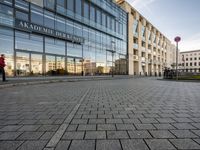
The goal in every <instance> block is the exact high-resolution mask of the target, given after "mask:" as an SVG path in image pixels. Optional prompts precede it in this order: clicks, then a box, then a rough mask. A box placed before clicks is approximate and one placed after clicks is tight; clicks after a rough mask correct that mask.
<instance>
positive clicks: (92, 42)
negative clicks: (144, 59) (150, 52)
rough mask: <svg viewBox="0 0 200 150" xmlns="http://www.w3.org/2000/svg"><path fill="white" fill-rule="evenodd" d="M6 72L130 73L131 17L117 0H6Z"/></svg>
mask: <svg viewBox="0 0 200 150" xmlns="http://www.w3.org/2000/svg"><path fill="white" fill-rule="evenodd" d="M0 53H1V54H2V53H4V54H5V55H6V74H7V75H9V76H13V75H16V76H29V75H64V74H67V75H81V74H85V75H97V74H111V72H114V73H115V74H127V73H128V70H127V13H126V12H125V11H124V10H123V9H121V8H120V7H119V6H118V5H117V4H116V3H114V1H112V0H0Z"/></svg>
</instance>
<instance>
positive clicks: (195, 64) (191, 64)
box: [182, 62, 200, 66]
mask: <svg viewBox="0 0 200 150" xmlns="http://www.w3.org/2000/svg"><path fill="white" fill-rule="evenodd" d="M193 64H194V65H193ZM197 64H198V63H197V62H194V63H185V64H184V63H182V66H189V65H190V66H197ZM199 66H200V62H199Z"/></svg>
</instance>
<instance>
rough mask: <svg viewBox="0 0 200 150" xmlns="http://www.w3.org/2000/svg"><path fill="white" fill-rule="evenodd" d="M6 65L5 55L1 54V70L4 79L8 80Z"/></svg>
mask: <svg viewBox="0 0 200 150" xmlns="http://www.w3.org/2000/svg"><path fill="white" fill-rule="evenodd" d="M5 66H6V64H5V55H4V54H1V57H0V72H1V73H2V81H3V82H4V81H6V74H5V70H4V67H5Z"/></svg>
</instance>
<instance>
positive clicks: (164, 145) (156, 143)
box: [145, 139, 176, 150]
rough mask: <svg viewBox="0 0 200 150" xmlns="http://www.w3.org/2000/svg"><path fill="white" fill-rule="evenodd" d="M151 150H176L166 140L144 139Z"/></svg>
mask: <svg viewBox="0 0 200 150" xmlns="http://www.w3.org/2000/svg"><path fill="white" fill-rule="evenodd" d="M145 141H146V143H147V144H148V146H149V147H150V149H151V150H163V149H164V150H176V148H175V147H174V146H173V145H172V144H171V143H170V142H169V141H168V140H166V139H146V140H145Z"/></svg>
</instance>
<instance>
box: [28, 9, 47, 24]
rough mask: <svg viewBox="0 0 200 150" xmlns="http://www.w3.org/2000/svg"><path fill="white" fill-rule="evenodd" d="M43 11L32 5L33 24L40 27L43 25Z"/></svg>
mask: <svg viewBox="0 0 200 150" xmlns="http://www.w3.org/2000/svg"><path fill="white" fill-rule="evenodd" d="M43 18H44V17H43V10H42V8H40V7H37V6H34V5H31V22H32V23H35V24H39V25H43V22H44V19H43Z"/></svg>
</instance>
